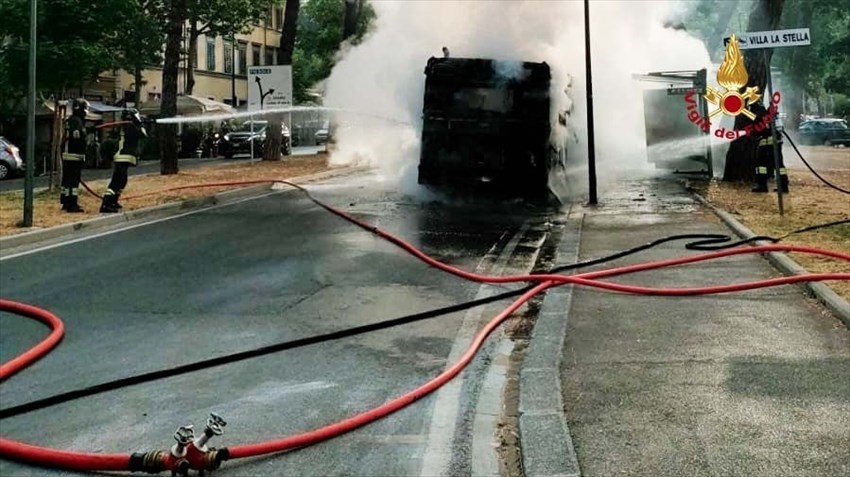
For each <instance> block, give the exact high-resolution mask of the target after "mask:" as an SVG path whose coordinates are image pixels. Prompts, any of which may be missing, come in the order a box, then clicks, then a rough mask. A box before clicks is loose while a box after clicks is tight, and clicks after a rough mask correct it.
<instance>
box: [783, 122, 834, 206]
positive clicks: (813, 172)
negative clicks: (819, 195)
mask: <svg viewBox="0 0 850 477" xmlns="http://www.w3.org/2000/svg"><path fill="white" fill-rule="evenodd" d="M782 134H784V135H785V137H786V138H787V139H788V142H789V143H791V147H793V148H794V152H796V153H797V155H798V156H800V160H802V161H803V164H805V165H806V167H808V168H809V170H810V171H812V174H814V175H815V177H817V178H818V179H820V180H821V182H823V183H824V184H826V185H828V186H829V187H832V188H833V189H835V190H837V191H838V192H843V193H845V194H850V190H847V189H844V188H841V187H839V186H837V185H835V184H833V183H832V182H829V181H828V180H826V179H824V178H823V176H821V175H820V174H818V171H816V170H815V169H814V167H812V166H811V164H809V162H808V161H807V160H806V158H805V157H803V154H801V153H800V150H799V149H797V145H796V144H794V141H793V140H791V136H789V135H788V132H786V131H785V130H784V129H783V130H782Z"/></svg>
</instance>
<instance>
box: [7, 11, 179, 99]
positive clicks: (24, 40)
mask: <svg viewBox="0 0 850 477" xmlns="http://www.w3.org/2000/svg"><path fill="white" fill-rule="evenodd" d="M151 1H157V0H151ZM141 3H142V0H101V1H98V2H90V1H87V0H39V2H38V19H37V29H38V32H37V50H36V55H37V63H36V71H37V75H36V79H37V83H36V88H37V89H38V92H39V94H41V95H44V96H50V95H54V96H56V97H59V96H60V95H63V93H64V92H65V91H67V90H71V89H74V88H79V87H81V86H82V85H83V84H85V83H86V82H88V81H92V80H95V79H96V78H97V77H98V75H99V74H100V73H102V72H104V71H107V70H112V69H123V68H128V67H129V66H130V64H131V63H133V62H137V61H143V62H149V61H153V60H156V54H157V52H158V51H159V50H160V49H161V47H162V36H161V31H159V30H158V29H156V28H155V21H154V20H153V17H152V16H151V15H140V14H138V12H139V5H141ZM0 18H3V22H0V38H3V39H4V42H3V44H2V46H0V54H2V57H3V61H2V63H3V65H2V67H0V86H2V88H0V104H2V105H4V106H7V107H8V106H9V105H14V104H16V103H19V101H20V99H21V98H22V97H23V96H24V95H25V94H26V89H27V79H28V73H27V71H28V70H27V64H28V56H29V1H28V0H4V1H3V2H0ZM127 32H133V34H132V35H128V33H127ZM131 37H132V38H133V39H134V41H133V42H132V44H131V43H130V41H129V38H131ZM128 69H129V68H128Z"/></svg>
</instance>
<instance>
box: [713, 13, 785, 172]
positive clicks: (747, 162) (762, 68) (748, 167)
mask: <svg viewBox="0 0 850 477" xmlns="http://www.w3.org/2000/svg"><path fill="white" fill-rule="evenodd" d="M784 3H785V0H757V1H756V4H755V6H754V7H753V11H752V12H750V18H749V21H748V23H747V31H768V30H776V29H777V27H778V26H779V20H780V18H781V17H782V7H783V5H784ZM743 55H744V66H745V67H746V69H747V75H748V77H749V79H748V80H747V84H746V86H745V88H747V87H752V86H758V90H759V93H760V94H764V90H765V85H766V84H767V73H768V65H769V64H770V58H771V56H773V50H743ZM740 91H743V88H742V89H741V90H740ZM762 101H763V102H764V103H765V104H769V103H770V98H767V99H766V100H765V99H764V98H763V99H762ZM752 123H753V122H752V121H750V120H749V119H747V117H746V116H744V115H743V114H739V115H738V116H736V117H735V129H743V128H744V126H747V125H750V124H752ZM757 150H758V141H757V140H754V139H753V138H751V137H749V136H743V137H741V138H740V139H736V140H735V141H732V144H730V145H729V150H728V151H727V152H726V165H725V166H724V168H723V180H724V181H752V180H754V179H755V167H756V152H757Z"/></svg>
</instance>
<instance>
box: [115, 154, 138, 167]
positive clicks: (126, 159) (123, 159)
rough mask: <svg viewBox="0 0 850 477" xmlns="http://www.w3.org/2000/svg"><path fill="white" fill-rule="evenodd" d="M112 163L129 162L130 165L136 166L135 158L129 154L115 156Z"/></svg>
mask: <svg viewBox="0 0 850 477" xmlns="http://www.w3.org/2000/svg"><path fill="white" fill-rule="evenodd" d="M113 162H129V163H130V164H133V165H136V156H133V155H130V154H116V155H115V159H113Z"/></svg>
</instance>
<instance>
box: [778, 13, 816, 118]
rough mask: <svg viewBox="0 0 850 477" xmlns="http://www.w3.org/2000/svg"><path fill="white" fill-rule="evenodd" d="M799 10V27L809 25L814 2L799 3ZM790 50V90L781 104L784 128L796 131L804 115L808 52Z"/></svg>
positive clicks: (804, 49)
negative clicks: (783, 103)
mask: <svg viewBox="0 0 850 477" xmlns="http://www.w3.org/2000/svg"><path fill="white" fill-rule="evenodd" d="M799 8H801V9H802V11H801V15H800V22H799V25H803V26H805V25H811V23H812V13H813V12H814V2H801V3H800V5H799ZM790 50H791V51H790V55H791V62H790V63H791V64H790V68H789V70H790V71H788V73H789V76H790V78H791V87H792V90H791V91H789V94H788V98H787V99H786V100H785V101H783V102H785V110H786V111H787V112H788V120H787V121H786V123H785V128H786V129H788V130H791V131H796V130H797V127H798V126H799V125H800V115H801V114H803V113H805V106H804V104H803V102H804V97H805V90H806V86H807V85H806V72H807V71H808V70H809V68H808V65H807V63H808V62H807V61H806V60H807V56H808V55H809V54H810V52H809V50H808V48H790ZM783 93H784V91H783Z"/></svg>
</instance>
